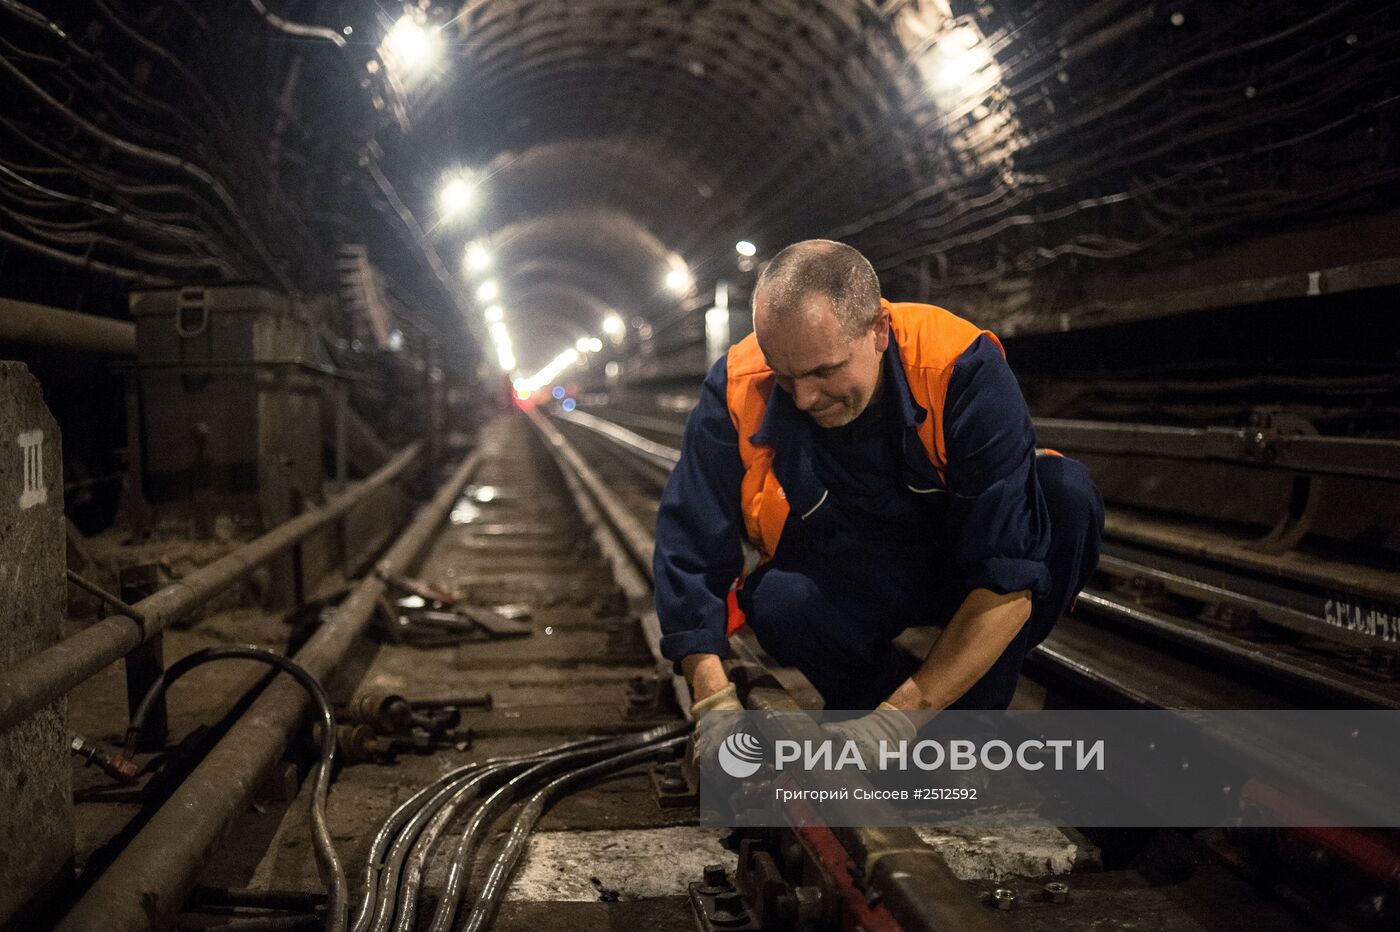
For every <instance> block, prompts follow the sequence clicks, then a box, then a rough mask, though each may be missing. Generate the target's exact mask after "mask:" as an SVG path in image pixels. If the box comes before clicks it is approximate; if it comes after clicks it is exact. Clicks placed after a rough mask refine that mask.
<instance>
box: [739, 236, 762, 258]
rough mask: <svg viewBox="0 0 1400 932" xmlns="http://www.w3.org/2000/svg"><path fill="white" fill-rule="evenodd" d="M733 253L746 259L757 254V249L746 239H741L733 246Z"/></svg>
mask: <svg viewBox="0 0 1400 932" xmlns="http://www.w3.org/2000/svg"><path fill="white" fill-rule="evenodd" d="M734 251H735V252H737V253H738V254H739V255H741V256H743V257H745V258H748V257H750V256H753V255H754V254H755V253H757V252H758V247H757V246H755V245H754V244H753V243H750V242H749V241H748V240H746V239H741V240H739V242H737V243H735V244H734Z"/></svg>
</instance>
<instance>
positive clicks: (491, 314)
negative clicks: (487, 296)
mask: <svg viewBox="0 0 1400 932" xmlns="http://www.w3.org/2000/svg"><path fill="white" fill-rule="evenodd" d="M505 319H506V312H505V311H504V310H503V309H502V308H501V306H500V305H499V304H493V305H491V306H490V307H488V308H487V309H486V322H487V323H488V324H493V323H495V322H496V321H498V320H505Z"/></svg>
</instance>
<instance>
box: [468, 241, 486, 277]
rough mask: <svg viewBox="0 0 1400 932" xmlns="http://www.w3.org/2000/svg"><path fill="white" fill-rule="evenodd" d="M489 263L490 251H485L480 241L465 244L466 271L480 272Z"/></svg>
mask: <svg viewBox="0 0 1400 932" xmlns="http://www.w3.org/2000/svg"><path fill="white" fill-rule="evenodd" d="M490 265H491V253H489V252H487V251H486V246H485V245H484V244H482V243H469V244H468V245H467V271H469V272H480V271H482V270H483V269H486V268H487V267H489V266H490Z"/></svg>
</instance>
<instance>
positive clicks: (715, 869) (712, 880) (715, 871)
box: [705, 864, 729, 887]
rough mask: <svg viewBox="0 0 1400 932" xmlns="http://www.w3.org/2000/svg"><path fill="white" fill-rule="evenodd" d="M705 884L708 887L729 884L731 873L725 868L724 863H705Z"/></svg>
mask: <svg viewBox="0 0 1400 932" xmlns="http://www.w3.org/2000/svg"><path fill="white" fill-rule="evenodd" d="M705 886H707V887H727V886H729V874H728V872H727V871H725V869H724V865H723V864H706V865H705Z"/></svg>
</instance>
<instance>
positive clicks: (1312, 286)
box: [1308, 272, 1322, 298]
mask: <svg viewBox="0 0 1400 932" xmlns="http://www.w3.org/2000/svg"><path fill="white" fill-rule="evenodd" d="M1320 294H1322V273H1321V272H1309V273H1308V297H1310V298H1315V297H1317V296H1318V295H1320Z"/></svg>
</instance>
